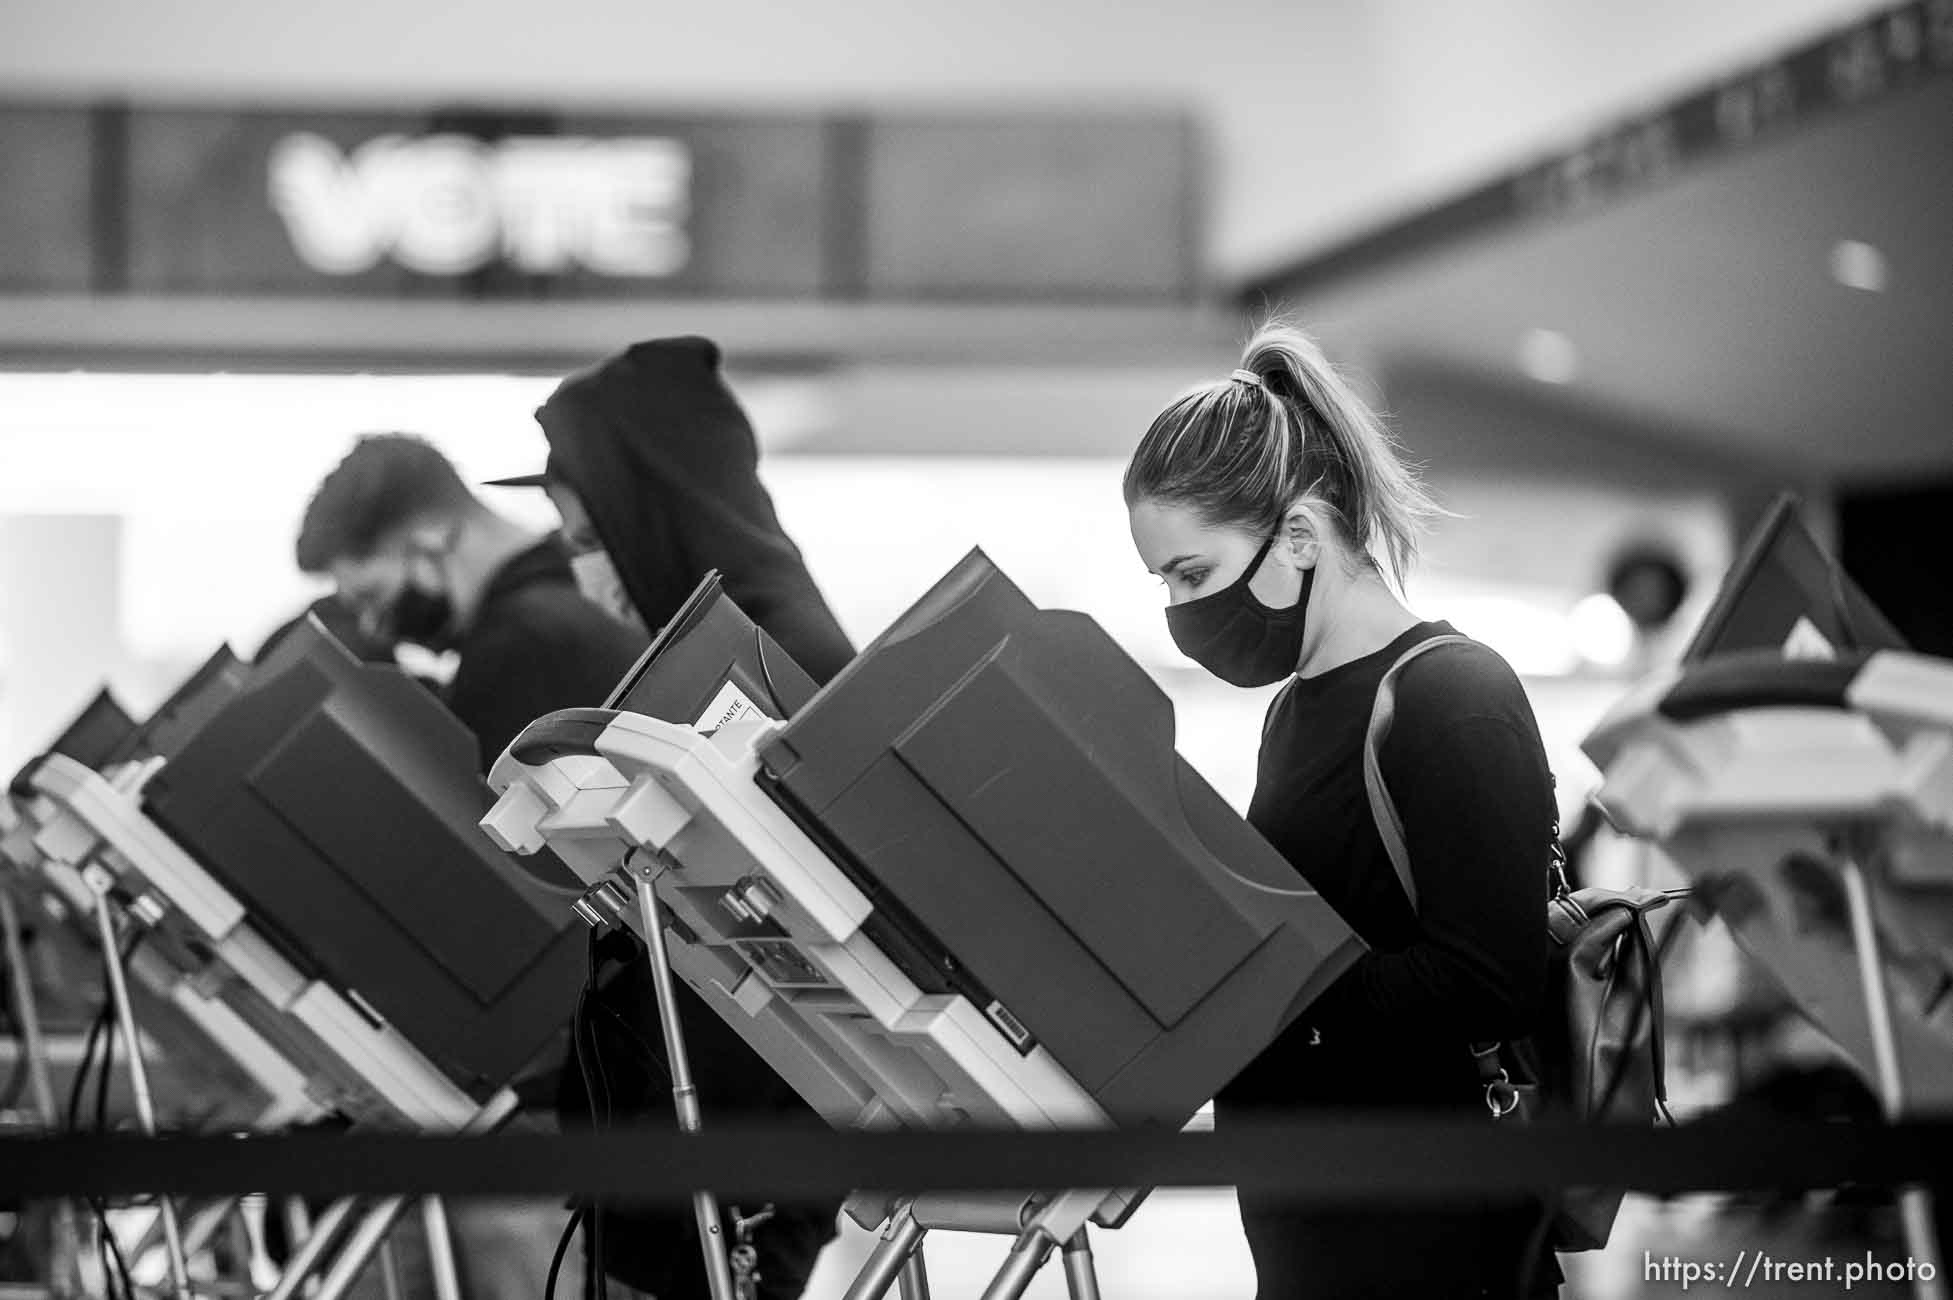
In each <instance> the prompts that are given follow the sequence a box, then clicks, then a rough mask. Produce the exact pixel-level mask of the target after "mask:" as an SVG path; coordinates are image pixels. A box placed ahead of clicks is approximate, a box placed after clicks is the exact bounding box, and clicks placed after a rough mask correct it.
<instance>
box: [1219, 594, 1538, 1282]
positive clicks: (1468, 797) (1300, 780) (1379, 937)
mask: <svg viewBox="0 0 1953 1300" xmlns="http://www.w3.org/2000/svg"><path fill="white" fill-rule="evenodd" d="M1452 632H1453V629H1452V628H1451V627H1450V625H1448V624H1445V623H1420V624H1418V625H1417V626H1416V627H1413V628H1411V629H1410V630H1409V631H1407V632H1405V633H1404V634H1403V635H1402V636H1400V637H1398V638H1397V639H1396V640H1394V641H1392V642H1391V643H1390V644H1389V645H1387V646H1385V647H1384V648H1382V649H1381V650H1378V651H1376V652H1375V653H1374V654H1370V655H1366V656H1364V657H1362V658H1360V659H1356V660H1353V661H1351V662H1350V663H1347V664H1343V665H1341V666H1339V667H1337V668H1333V669H1331V670H1329V671H1328V672H1325V673H1322V674H1320V675H1319V676H1316V677H1310V678H1298V679H1296V680H1295V681H1294V682H1292V683H1291V684H1290V685H1289V687H1288V688H1287V689H1286V690H1284V691H1283V692H1282V694H1281V695H1280V696H1279V697H1278V698H1277V699H1276V701H1275V703H1274V704H1273V705H1272V706H1271V708H1270V711H1269V716H1268V722H1267V726H1266V729H1265V731H1264V735H1263V740H1262V747H1261V756H1260V764H1259V771H1258V776H1257V781H1256V788H1255V795H1254V800H1253V802H1252V804H1251V805H1250V807H1249V812H1248V820H1249V821H1250V822H1251V823H1252V824H1253V825H1254V826H1255V827H1256V829H1258V830H1260V831H1261V833H1262V834H1263V835H1265V836H1266V837H1267V838H1268V840H1269V842H1270V843H1272V844H1273V845H1274V846H1275V847H1276V848H1277V849H1278V850H1280V851H1281V853H1282V855H1283V856H1284V857H1285V858H1287V859H1288V861H1289V862H1290V863H1291V864H1292V865H1293V866H1294V867H1295V869H1296V870H1297V871H1298V872H1299V873H1300V874H1301V875H1302V876H1303V877H1304V878H1306V879H1307V880H1308V881H1309V883H1310V884H1311V885H1313V886H1314V887H1315V888H1316V889H1317V890H1319V891H1320V892H1321V894H1322V896H1323V897H1324V898H1325V899H1326V900H1327V901H1328V902H1329V903H1330V904H1331V905H1332V906H1334V907H1335V908H1336V910H1337V912H1338V913H1339V914H1341V916H1342V917H1343V919H1344V920H1346V921H1348V922H1349V923H1350V925H1351V926H1353V927H1354V928H1355V929H1356V931H1357V933H1358V934H1360V935H1361V936H1362V937H1363V939H1364V940H1365V941H1366V942H1367V943H1368V944H1369V945H1370V951H1369V952H1367V953H1365V954H1364V955H1363V956H1362V957H1360V958H1359V959H1358V960H1357V962H1356V964H1355V965H1353V966H1352V967H1351V968H1350V969H1349V970H1348V971H1347V972H1345V974H1344V975H1343V976H1342V977H1341V978H1340V979H1338V980H1337V982H1336V983H1334V984H1332V985H1331V986H1330V987H1329V989H1328V990H1327V991H1326V992H1325V993H1324V994H1323V995H1322V996H1321V997H1320V998H1319V999H1317V1000H1316V1002H1315V1003H1314V1004H1312V1005H1311V1006H1310V1007H1309V1008H1308V1009H1307V1010H1306V1011H1305V1012H1304V1013H1303V1014H1302V1016H1301V1018H1300V1019H1299V1020H1298V1021H1297V1022H1296V1023H1295V1024H1293V1025H1291V1026H1290V1028H1289V1029H1288V1030H1287V1031H1285V1032H1284V1033H1283V1035H1282V1036H1281V1037H1280V1038H1278V1039H1277V1040H1276V1041H1275V1042H1274V1043H1273V1044H1272V1045H1270V1046H1269V1048H1268V1049H1267V1050H1266V1051H1264V1052H1263V1053H1262V1054H1261V1055H1260V1056H1259V1057H1257V1058H1256V1059H1255V1061H1254V1062H1253V1063H1251V1064H1250V1065H1249V1066H1248V1068H1247V1069H1246V1070H1244V1071H1243V1072H1242V1073H1241V1074H1240V1075H1239V1076H1238V1077H1237V1078H1235V1079H1234V1080H1233V1082H1232V1083H1230V1084H1229V1085H1228V1086H1227V1087H1226V1088H1224V1089H1222V1091H1221V1094H1220V1096H1219V1097H1218V1098H1217V1099H1216V1111H1217V1114H1218V1117H1219V1119H1220V1122H1222V1123H1223V1124H1224V1123H1226V1122H1227V1120H1228V1118H1229V1117H1230V1116H1232V1115H1239V1114H1242V1113H1244V1112H1250V1111H1256V1110H1264V1111H1265V1110H1270V1109H1287V1108H1327V1107H1337V1108H1342V1107H1348V1108H1379V1107H1383V1108H1417V1109H1427V1110H1450V1111H1455V1112H1457V1113H1459V1114H1463V1115H1469V1114H1472V1113H1476V1114H1477V1115H1478V1116H1480V1117H1485V1116H1486V1115H1487V1112H1486V1110H1485V1104H1484V1099H1483V1088H1482V1086H1481V1084H1480V1083H1479V1080H1478V1073H1477V1070H1476V1068H1475V1066H1474V1065H1473V1063H1472V1060H1471V1055H1470V1049H1469V1045H1470V1044H1471V1043H1474V1042H1481V1041H1485V1040H1494V1039H1509V1038H1517V1037H1522V1036H1524V1035H1526V1034H1528V1033H1530V1032H1531V1031H1532V1030H1533V1028H1534V1024H1535V1022H1536V1020H1537V1019H1538V1017H1539V1016H1540V1014H1541V1013H1542V1010H1543V1008H1542V1000H1543V996H1544V991H1545V981H1546V966H1547V956H1548V954H1547V945H1548V943H1549V940H1548V938H1547V934H1546V926H1545V911H1544V909H1545V903H1546V892H1545V888H1546V886H1545V882H1546V862H1547V853H1548V851H1549V844H1550V837H1551V835H1552V828H1553V823H1554V802H1553V783H1552V776H1551V773H1550V770H1549V769H1548V767H1547V764H1546V755H1545V750H1544V747H1543V746H1542V745H1541V743H1540V738H1539V730H1538V727H1537V724H1536V723H1535V722H1534V719H1533V715H1532V708H1531V706H1530V704H1529V703H1528V702H1527V700H1526V695H1525V692H1524V690H1523V688H1522V687H1521V686H1520V683H1519V679H1518V678H1517V677H1516V676H1515V675H1514V674H1513V672H1512V670H1511V668H1509V667H1508V666H1507V665H1506V663H1505V661H1504V660H1502V659H1500V658H1499V656H1498V655H1497V654H1495V653H1493V652H1492V651H1491V650H1489V649H1487V648H1485V647H1484V646H1480V645H1477V644H1475V643H1474V644H1471V645H1451V646H1442V647H1439V648H1437V649H1434V650H1432V651H1430V652H1429V653H1427V654H1425V655H1423V656H1421V657H1420V658H1418V659H1417V660H1415V661H1413V662H1412V663H1411V664H1409V665H1408V666H1407V667H1406V668H1405V670H1404V671H1403V673H1401V674H1400V675H1399V676H1398V679H1397V705H1396V715H1395V718H1394V720H1393V722H1392V724H1391V729H1390V732H1389V735H1388V737H1387V738H1386V740H1385V742H1384V744H1383V746H1382V749H1381V751H1380V752H1379V755H1378V759H1379V762H1380V765H1381V767H1382V771H1383V776H1384V781H1385V783H1386V784H1387V786H1388V787H1389V790H1390V793H1391V796H1392V798H1393V800H1394V801H1395V803H1396V806H1397V811H1398V814H1399V816H1400V817H1401V819H1402V821H1403V825H1404V835H1405V841H1406V844H1407V846H1408V848H1409V854H1410V862H1411V874H1412V877H1413V879H1414V880H1415V881H1416V883H1417V893H1418V902H1417V906H1416V908H1415V909H1413V907H1412V905H1411V902H1410V900H1409V899H1408V898H1407V897H1406V896H1405V894H1404V891H1403V887H1402V886H1401V884H1400V883H1399V882H1398V878H1397V874H1396V870H1395V869H1394V868H1393V867H1392V866H1391V863H1390V858H1389V856H1388V854H1387V853H1386V852H1385V850H1384V847H1383V840H1382V838H1381V837H1380V836H1379V834H1378V833H1377V830H1376V824H1375V822H1374V820H1373V818H1372V815H1371V811H1370V805H1369V798H1368V795H1367V793H1366V792H1365V789H1364V784H1363V761H1362V756H1363V739H1364V733H1365V731H1366V730H1367V728H1368V726H1369V720H1370V710H1371V706H1372V705H1373V704H1374V702H1375V700H1376V692H1377V687H1378V685H1379V684H1380V683H1381V681H1382V680H1383V676H1384V673H1385V672H1386V671H1388V670H1389V668H1390V666H1391V665H1392V664H1393V663H1395V662H1396V660H1397V658H1398V657H1399V656H1400V655H1402V654H1403V652H1404V651H1405V650H1407V649H1409V648H1410V647H1411V646H1413V645H1415V644H1417V643H1418V642H1420V641H1424V640H1427V639H1429V638H1431V637H1434V636H1440V635H1446V634H1451V633H1452ZM1241 1213H1242V1223H1243V1226H1244V1228H1245V1229H1246V1230H1247V1234H1248V1240H1249V1244H1250V1246H1251V1248H1252V1250H1253V1253H1254V1256H1255V1266H1256V1269H1257V1271H1258V1272H1259V1274H1260V1278H1261V1291H1260V1294H1261V1296H1262V1297H1263V1300H1275V1298H1276V1297H1282V1298H1283V1300H1289V1298H1291V1297H1300V1296H1357V1295H1362V1296H1370V1297H1383V1296H1399V1295H1401V1296H1417V1297H1420V1300H1424V1298H1428V1297H1434V1296H1450V1295H1460V1296H1464V1295H1480V1294H1486V1295H1493V1296H1497V1295H1510V1294H1512V1293H1513V1289H1514V1288H1516V1286H1517V1270H1518V1265H1517V1261H1518V1260H1519V1259H1520V1257H1521V1256H1522V1254H1523V1252H1524V1249H1525V1243H1526V1239H1527V1237H1528V1236H1529V1234H1530V1231H1531V1228H1532V1226H1533V1225H1534V1223H1535V1222H1536V1217H1535V1213H1534V1211H1533V1210H1532V1209H1531V1208H1530V1207H1527V1206H1524V1205H1519V1206H1512V1205H1500V1204H1494V1203H1491V1202H1485V1201H1474V1202H1472V1203H1461V1204H1458V1205H1456V1206H1452V1207H1431V1208H1422V1209H1411V1208H1408V1207H1407V1208H1405V1209H1404V1210H1401V1211H1378V1210H1375V1209H1354V1208H1340V1207H1335V1208H1318V1209H1314V1210H1308V1211H1303V1210H1300V1209H1298V1208H1297V1207H1294V1206H1290V1205H1284V1204H1282V1203H1280V1201H1279V1200H1278V1199H1277V1198H1272V1197H1261V1196H1258V1195H1253V1194H1247V1193H1244V1194H1242V1196H1241ZM1558 1276H1559V1274H1558V1270H1557V1268H1555V1267H1553V1265H1552V1261H1551V1257H1550V1256H1548V1257H1547V1259H1546V1260H1544V1261H1542V1263H1541V1265H1540V1267H1539V1269H1538V1271H1537V1273H1536V1275H1535V1278H1534V1284H1535V1286H1536V1287H1537V1288H1539V1289H1538V1291H1537V1292H1536V1293H1538V1294H1550V1293H1551V1288H1552V1285H1553V1284H1554V1283H1555V1282H1556V1281H1557V1280H1558Z"/></svg>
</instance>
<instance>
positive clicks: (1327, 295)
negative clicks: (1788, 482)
mask: <svg viewBox="0 0 1953 1300" xmlns="http://www.w3.org/2000/svg"><path fill="white" fill-rule="evenodd" d="M1801 107H1802V105H1799V108H1800V109H1801ZM1494 193H1495V190H1494V189H1493V188H1490V187H1488V188H1487V189H1484V190H1481V191H1478V192H1476V194H1475V195H1474V196H1467V197H1465V198H1461V199H1460V200H1458V201H1456V202H1454V203H1453V204H1451V205H1448V207H1449V213H1448V215H1447V216H1446V217H1445V219H1444V220H1436V219H1434V218H1435V217H1436V216H1438V215H1439V214H1437V213H1426V214H1424V215H1423V216H1422V217H1419V218H1416V219H1413V220H1411V221H1408V222H1405V223H1401V224H1399V225H1397V226H1394V227H1389V228H1385V229H1382V230H1379V231H1377V232H1375V233H1373V234H1371V235H1369V236H1366V237H1364V238H1362V239H1358V240H1356V241H1353V242H1352V243H1350V244H1346V245H1344V246H1342V247H1340V248H1338V249H1334V250H1331V251H1330V252H1329V253H1327V254H1324V255H1321V256H1318V257H1315V258H1312V259H1310V260H1309V261H1306V262H1304V263H1302V264H1300V265H1297V266H1293V267H1291V268H1288V269H1287V270H1285V271H1283V272H1280V273H1277V274H1274V275H1271V276H1268V277H1265V278H1263V279H1262V280H1260V281H1258V282H1257V283H1255V284H1254V285H1253V286H1252V287H1251V288H1250V289H1249V291H1248V292H1247V293H1246V294H1245V295H1244V301H1245V302H1247V303H1248V304H1250V305H1253V306H1259V305H1260V304H1261V303H1263V302H1264V301H1266V300H1270V299H1281V300H1286V301H1287V302H1288V303H1290V304H1292V305H1293V306H1294V307H1295V308H1296V309H1297V311H1298V313H1299V314H1300V315H1301V316H1302V317H1303V318H1304V319H1305V321H1306V323H1307V324H1308V325H1309V327H1310V328H1312V329H1313V330H1315V331H1316V332H1317V333H1318V334H1319V335H1320V336H1321V337H1322V338H1323V340H1324V341H1325V343H1326V344H1327V345H1328V346H1329V348H1330V350H1331V351H1332V352H1333V353H1337V354H1340V355H1347V356H1351V357H1353V358H1356V359H1358V360H1360V361H1361V363H1362V364H1363V365H1364V367H1365V368H1366V369H1369V370H1371V371H1372V372H1374V373H1375V374H1376V375H1377V376H1378V377H1379V378H1380V379H1382V380H1383V381H1384V383H1385V385H1386V387H1387V388H1396V387H1398V386H1400V385H1402V384H1405V383H1409V382H1414V381H1416V380H1419V379H1430V378H1432V377H1434V376H1437V377H1447V378H1449V379H1450V380H1455V381H1457V382H1461V383H1465V384H1469V385H1471V386H1473V387H1475V388H1477V389H1479V390H1481V391H1483V390H1486V389H1491V390H1497V391H1499V392H1501V393H1502V394H1503V395H1504V396H1505V397H1507V398H1508V399H1510V400H1511V401H1513V402H1515V403H1532V404H1537V405H1541V406H1544V407H1546V408H1549V409H1551V410H1552V411H1555V412H1557V413H1559V414H1560V415H1561V416H1562V417H1563V418H1575V419H1578V418H1584V419H1586V420H1588V421H1590V422H1592V423H1594V424H1597V425H1614V426H1622V427H1632V428H1635V429H1639V430H1645V431H1647V432H1648V433H1649V435H1650V436H1651V438H1652V439H1655V440H1660V441H1666V442H1669V443H1672V444H1673V445H1675V446H1678V447H1685V448H1688V449H1690V450H1693V451H1701V452H1705V453H1711V454H1715V455H1718V456H1722V457H1727V458H1733V459H1736V460H1742V461H1750V460H1754V461H1755V462H1757V463H1759V464H1769V465H1781V466H1788V467H1792V468H1795V469H1799V470H1802V471H1804V472H1808V473H1811V474H1815V475H1821V476H1823V477H1825V478H1829V479H1832V480H1834V481H1876V480H1886V479H1894V478H1899V477H1905V476H1912V475H1917V474H1919V473H1922V472H1942V473H1943V472H1947V471H1953V356H1949V344H1953V239H1949V238H1948V234H1947V229H1948V228H1947V214H1948V213H1949V211H1953V76H1949V75H1944V74H1943V73H1940V74H1935V75H1931V76H1928V77H1925V78H1923V79H1921V80H1918V81H1916V82H1914V83H1913V84H1909V85H1906V86H1904V87H1903V88H1901V89H1896V90H1892V91H1889V92H1888V93H1885V94H1883V95H1880V96H1879V97H1877V98H1874V99H1871V100H1870V101H1869V102H1866V103H1863V104H1860V105H1858V106H1854V107H1850V108H1846V109H1842V110H1840V111H1837V112H1833V113H1829V114H1826V115H1824V116H1822V117H1821V119H1820V120H1810V121H1800V122H1797V123H1795V124H1794V125H1793V126H1792V127H1791V128H1789V129H1786V130H1784V131H1782V132H1781V133H1779V134H1776V135H1775V136H1774V137H1769V138H1762V139H1758V140H1757V141H1756V142H1755V143H1752V144H1748V145H1746V146H1744V147H1741V148H1737V149H1733V150H1728V151H1725V152H1722V153H1720V154H1718V155H1716V156H1714V157H1710V158H1707V159H1705V160H1704V161H1701V162H1699V163H1695V164H1688V165H1684V166H1682V167H1680V168H1679V169H1677V170H1674V171H1673V172H1671V173H1666V174H1665V175H1664V176H1663V177H1662V178H1661V179H1657V180H1652V181H1650V182H1648V183H1646V184H1641V185H1631V186H1625V187H1622V192H1619V193H1616V194H1614V195H1612V196H1607V197H1602V198H1601V199H1599V200H1598V201H1596V202H1592V203H1588V204H1582V205H1577V206H1576V207H1575V209H1574V210H1572V211H1569V212H1564V213H1562V214H1553V213H1545V214H1527V213H1524V212H1515V211H1513V210H1511V209H1510V207H1508V208H1507V209H1506V210H1504V211H1498V210H1496V209H1497V208H1498V206H1499V205H1498V204H1495V203H1491V202H1489V201H1488V200H1489V199H1490V198H1492V197H1493V196H1494ZM1854 285H1855V286H1857V287H1852V286H1854Z"/></svg>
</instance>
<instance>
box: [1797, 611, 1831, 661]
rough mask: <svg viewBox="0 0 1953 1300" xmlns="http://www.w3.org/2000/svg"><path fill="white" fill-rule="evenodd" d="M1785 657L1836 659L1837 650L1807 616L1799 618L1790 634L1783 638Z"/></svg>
mask: <svg viewBox="0 0 1953 1300" xmlns="http://www.w3.org/2000/svg"><path fill="white" fill-rule="evenodd" d="M1783 654H1784V658H1786V659H1836V658H1837V657H1838V650H1837V647H1836V646H1833V645H1832V644H1831V642H1830V641H1829V640H1828V639H1827V638H1826V637H1825V635H1824V633H1822V632H1820V631H1818V630H1817V624H1815V623H1813V622H1811V621H1810V620H1809V619H1808V618H1799V619H1798V620H1797V624H1796V626H1794V627H1792V628H1791V629H1790V635H1789V636H1787V637H1785V638H1784V643H1783Z"/></svg>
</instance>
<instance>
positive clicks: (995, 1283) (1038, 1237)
mask: <svg viewBox="0 0 1953 1300" xmlns="http://www.w3.org/2000/svg"><path fill="white" fill-rule="evenodd" d="M1057 1245H1058V1243H1057V1242H1055V1241H1053V1240H1051V1237H1050V1234H1048V1233H1046V1232H1045V1230H1044V1229H1043V1228H1041V1227H1030V1228H1026V1229H1025V1230H1024V1233H1023V1235H1022V1236H1020V1237H1018V1239H1017V1240H1016V1241H1014V1242H1012V1243H1011V1247H1010V1254H1009V1256H1008V1257H1006V1258H1005V1260H1004V1266H1003V1267H1002V1268H1000V1269H998V1270H997V1276H995V1277H993V1278H991V1279H990V1285H989V1286H987V1287H985V1288H984V1289H983V1300H1022V1297H1023V1295H1024V1293H1025V1292H1026V1291H1028V1290H1030V1288H1031V1281H1032V1279H1033V1278H1035V1277H1037V1275H1038V1270H1039V1269H1041V1268H1043V1267H1044V1261H1045V1260H1047V1259H1050V1258H1051V1252H1052V1251H1053V1250H1054V1249H1055V1248H1056V1247H1057Z"/></svg>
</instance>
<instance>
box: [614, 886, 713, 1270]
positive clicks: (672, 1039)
mask: <svg viewBox="0 0 1953 1300" xmlns="http://www.w3.org/2000/svg"><path fill="white" fill-rule="evenodd" d="M637 907H638V916H639V919H640V920H641V921H642V923H643V926H644V939H645V942H646V943H647V944H649V945H650V948H651V954H650V957H651V982H652V986H653V987H654V988H655V989H656V990H657V996H658V1024H659V1026H660V1027H661V1028H662V1029H663V1030H664V1036H665V1060H666V1061H667V1063H669V1064H670V1066H671V1099H672V1104H673V1105H674V1106H675V1107H676V1109H677V1111H678V1127H679V1128H680V1129H681V1130H683V1131H684V1132H686V1133H697V1132H698V1131H699V1130H700V1128H701V1127H702V1125H701V1121H700V1117H699V1107H698V1089H697V1088H695V1087H694V1086H693V1085H692V1066H691V1061H690V1059H689V1058H688V1057H687V1055H686V1053H685V1031H684V1029H683V1027H682V1026H681V1025H680V1024H679V1023H678V989H677V986H676V985H675V984H674V983H673V981H672V976H671V959H670V954H669V953H668V952H667V951H666V950H665V927H664V920H663V918H662V916H660V914H659V908H658V894H657V889H656V886H655V885H654V884H653V883H652V882H651V881H650V880H648V879H646V878H645V877H644V876H642V875H640V876H638V877H637ZM692 1213H693V1215H694V1216H695V1217H696V1218H697V1219H698V1241H699V1253H700V1254H701V1255H703V1256H704V1257H705V1281H706V1285H707V1286H708V1287H709V1288H710V1289H711V1293H712V1300H733V1291H732V1264H731V1261H730V1260H729V1259H728V1258H727V1256H726V1241H725V1233H724V1230H723V1229H722V1228H721V1227H720V1223H719V1198H718V1197H716V1196H714V1195H713V1194H712V1193H711V1192H710V1191H706V1190H700V1191H697V1192H694V1193H692Z"/></svg>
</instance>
